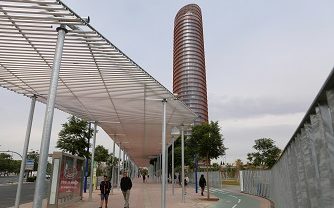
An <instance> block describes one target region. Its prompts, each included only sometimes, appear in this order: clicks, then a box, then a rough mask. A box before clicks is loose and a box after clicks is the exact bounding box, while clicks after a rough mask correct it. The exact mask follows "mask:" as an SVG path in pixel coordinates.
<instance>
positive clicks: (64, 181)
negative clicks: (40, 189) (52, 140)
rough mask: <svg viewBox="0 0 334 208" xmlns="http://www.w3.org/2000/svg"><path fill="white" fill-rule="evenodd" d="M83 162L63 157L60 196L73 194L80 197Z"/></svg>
mask: <svg viewBox="0 0 334 208" xmlns="http://www.w3.org/2000/svg"><path fill="white" fill-rule="evenodd" d="M82 164H83V163H82V161H81V160H77V159H74V158H71V157H67V156H65V155H64V156H63V159H62V164H61V170H60V180H59V189H58V194H59V195H60V196H62V195H67V194H71V195H72V196H73V197H76V196H80V192H81V181H82Z"/></svg>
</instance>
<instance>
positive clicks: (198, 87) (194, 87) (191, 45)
mask: <svg viewBox="0 0 334 208" xmlns="http://www.w3.org/2000/svg"><path fill="white" fill-rule="evenodd" d="M173 92H174V93H177V94H178V98H179V99H180V100H181V101H183V102H184V103H185V104H186V105H187V106H188V107H189V108H190V109H191V110H193V111H194V112H195V113H196V114H197V115H198V116H199V118H198V119H197V120H196V122H195V123H197V124H198V123H202V122H208V103H207V90H206V72H205V57H204V40H203V26H202V14H201V8H200V7H199V6H197V5H196V4H189V5H186V6H184V7H182V8H181V9H180V11H179V12H178V13H177V15H176V17H175V21H174V58H173Z"/></svg>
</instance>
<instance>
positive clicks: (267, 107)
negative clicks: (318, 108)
mask: <svg viewBox="0 0 334 208" xmlns="http://www.w3.org/2000/svg"><path fill="white" fill-rule="evenodd" d="M307 103H308V102H307V101H305V100H303V99H280V98H273V97H264V96H263V97H230V96H215V95H210V101H209V106H210V108H209V111H210V115H212V116H214V118H213V119H214V120H221V119H224V120H226V119H238V118H253V117H262V116H267V115H282V114H294V113H300V112H305V111H306V110H307Z"/></svg>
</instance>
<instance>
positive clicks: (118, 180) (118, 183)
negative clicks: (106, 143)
mask: <svg viewBox="0 0 334 208" xmlns="http://www.w3.org/2000/svg"><path fill="white" fill-rule="evenodd" d="M118 150H119V151H118V170H117V187H118V188H119V189H121V178H120V174H119V173H120V170H121V143H119V146H118Z"/></svg>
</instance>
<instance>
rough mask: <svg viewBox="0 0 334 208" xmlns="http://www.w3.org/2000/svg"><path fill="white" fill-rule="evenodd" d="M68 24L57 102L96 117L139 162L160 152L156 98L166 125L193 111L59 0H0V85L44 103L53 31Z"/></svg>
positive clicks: (190, 116) (54, 38) (189, 118)
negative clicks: (164, 115)
mask: <svg viewBox="0 0 334 208" xmlns="http://www.w3.org/2000/svg"><path fill="white" fill-rule="evenodd" d="M60 24H62V25H66V29H67V30H68V33H67V34H66V36H65V43H64V51H63V56H62V61H61V69H60V78H59V81H58V90H57V96H56V107H57V108H58V109H60V110H62V111H64V112H67V113H70V114H73V115H75V116H78V117H80V118H82V119H86V120H88V121H96V122H97V123H98V125H99V126H100V127H102V128H103V130H104V131H105V132H106V133H107V134H108V135H109V136H110V137H111V138H113V139H114V140H115V141H116V142H118V143H119V142H122V147H124V149H125V150H126V152H127V153H128V155H129V156H130V158H131V159H132V160H133V161H134V162H135V163H136V164H137V165H146V164H147V162H148V160H149V158H152V156H155V155H158V154H160V153H161V138H162V118H163V105H162V100H163V99H167V141H168V140H169V138H170V129H171V128H172V127H173V126H179V125H181V124H190V123H192V122H193V120H194V119H195V118H196V115H195V114H194V113H193V112H192V111H191V110H190V109H189V108H188V107H186V106H185V105H184V104H183V103H182V102H180V101H179V100H177V99H175V97H174V96H173V94H172V93H171V92H170V91H169V90H167V89H166V88H165V87H164V86H162V85H161V84H160V83H159V82H158V81H157V80H155V79H154V78H153V77H152V76H150V75H149V74H148V73H147V72H146V71H144V70H143V69H142V68H141V67H140V66H138V65H137V64H136V63H135V62H134V61H133V60H131V59H130V58H129V57H127V56H126V55H125V54H124V53H123V52H122V51H120V50H119V49H118V48H117V47H116V46H114V45H113V44H112V43H111V42H110V41H108V40H107V39H106V38H104V37H103V36H102V35H101V34H100V33H98V32H97V31H96V30H95V29H94V28H93V27H92V26H90V25H89V23H88V22H86V20H84V19H83V18H81V17H79V16H78V15H77V14H75V13H74V12H73V11H72V10H71V9H69V8H68V7H67V6H66V5H65V4H63V3H62V2H61V1H58V0H1V1H0V86H2V87H4V88H7V89H9V90H12V91H15V92H17V93H19V94H23V95H25V96H34V95H36V96H37V100H38V101H40V102H42V103H46V101H47V96H48V90H49V84H50V76H51V71H52V64H53V57H54V52H55V47H56V41H57V31H56V28H57V27H59V26H60Z"/></svg>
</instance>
